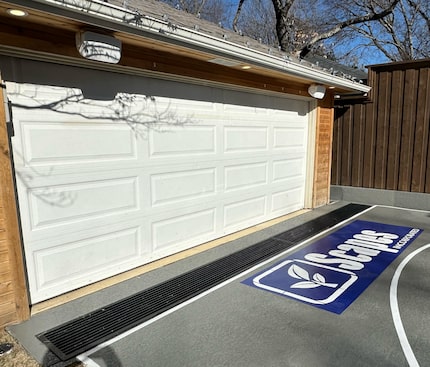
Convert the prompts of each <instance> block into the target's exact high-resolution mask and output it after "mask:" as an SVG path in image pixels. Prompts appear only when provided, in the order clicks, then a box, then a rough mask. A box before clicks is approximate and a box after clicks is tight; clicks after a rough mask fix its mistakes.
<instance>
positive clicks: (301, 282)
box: [252, 259, 358, 305]
mask: <svg viewBox="0 0 430 367" xmlns="http://www.w3.org/2000/svg"><path fill="white" fill-rule="evenodd" d="M357 279H358V276H357V275H356V274H354V273H353V272H352V271H349V270H344V269H338V268H333V267H330V266H326V265H323V264H316V263H312V262H309V261H305V260H297V259H293V260H286V261H283V262H281V263H280V264H278V265H277V266H275V267H273V268H271V269H269V270H267V271H265V272H264V273H262V274H260V275H258V276H257V277H255V278H254V279H253V280H252V282H253V284H254V285H255V286H256V287H258V288H262V289H266V290H268V291H271V292H275V293H280V294H282V295H284V296H288V297H292V298H296V299H298V300H300V301H303V302H308V303H313V304H316V305H318V304H319V305H324V304H328V303H331V302H333V301H334V300H336V299H337V298H338V297H339V296H340V295H341V294H342V293H344V292H345V291H346V290H347V289H348V288H349V287H350V286H351V285H352V284H353V283H354V282H355V281H356V280H357Z"/></svg>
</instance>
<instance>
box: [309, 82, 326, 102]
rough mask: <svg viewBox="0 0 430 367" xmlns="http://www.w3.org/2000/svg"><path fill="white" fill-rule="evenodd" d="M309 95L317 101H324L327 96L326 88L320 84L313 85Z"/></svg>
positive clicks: (310, 87)
mask: <svg viewBox="0 0 430 367" xmlns="http://www.w3.org/2000/svg"><path fill="white" fill-rule="evenodd" d="M308 93H309V94H310V95H311V96H312V97H314V98H316V99H323V98H324V95H325V87H324V86H323V85H319V84H311V85H310V86H309V88H308Z"/></svg>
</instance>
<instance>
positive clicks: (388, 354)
mask: <svg viewBox="0 0 430 367" xmlns="http://www.w3.org/2000/svg"><path fill="white" fill-rule="evenodd" d="M343 204H344V203H336V204H334V206H327V207H324V208H320V209H318V210H315V211H312V212H310V213H307V214H305V215H302V216H300V217H296V218H293V219H291V220H289V221H287V222H284V223H281V224H279V225H277V226H274V227H271V228H269V229H267V230H265V231H261V232H258V233H255V234H253V235H250V236H247V237H245V238H243V239H239V240H237V241H233V242H232V243H229V244H226V245H224V246H220V247H218V248H215V249H213V250H210V251H207V252H205V253H202V254H199V255H196V256H193V257H191V258H188V259H185V260H183V261H179V262H177V263H175V264H171V265H169V266H166V267H163V268H161V269H157V270H155V271H153V272H150V273H147V274H145V275H143V276H141V277H139V279H133V280H131V281H128V282H125V283H124V284H121V285H118V286H116V287H111V288H109V289H106V290H103V291H101V292H98V293H96V294H94V295H91V296H88V297H85V298H83V299H80V300H76V301H74V302H70V304H67V305H64V306H61V307H58V308H56V309H53V310H50V311H47V312H44V313H41V314H39V315H36V316H35V317H33V318H32V319H31V320H30V321H29V322H26V323H23V324H21V325H18V326H16V327H14V328H12V332H13V334H14V335H15V336H17V337H18V339H19V340H20V341H21V342H22V343H23V344H24V346H25V347H26V349H28V350H29V349H31V350H30V352H31V353H32V354H33V355H37V358H39V360H43V357H44V353H45V352H46V349H45V347H44V346H43V345H42V346H41V345H40V343H38V342H37V341H35V338H34V334H35V333H37V332H41V331H44V330H46V329H48V328H49V327H52V326H55V325H56V324H58V323H61V322H64V321H67V320H70V319H72V318H74V317H76V316H78V315H80V314H84V313H86V312H89V311H91V310H92V309H95V308H98V307H101V306H103V305H104V304H106V303H110V302H112V301H114V300H116V299H121V298H122V297H125V296H127V295H129V294H132V293H135V292H136V291H138V290H140V289H144V288H146V287H149V286H151V285H154V284H156V283H158V282H161V281H163V280H166V279H170V278H171V277H173V276H175V275H178V274H181V273H182V272H184V271H188V270H190V269H192V268H195V267H196V266H200V265H202V264H204V263H205V262H209V261H212V260H214V259H216V258H218V257H220V256H225V255H227V254H228V253H231V252H234V251H237V250H238V249H240V248H244V247H246V246H249V245H251V244H254V243H256V242H257V241H261V240H262V239H265V238H269V237H271V236H273V235H274V234H277V233H281V232H283V231H285V230H288V229H290V228H293V227H295V226H297V225H300V224H302V223H304V222H306V221H307V220H310V219H313V218H315V217H316V216H319V215H322V214H325V212H327V211H330V210H333V209H335V208H337V207H339V206H341V205H343ZM429 218H430V212H423V211H411V210H405V209H396V208H387V207H375V208H372V209H371V210H370V211H367V212H366V213H365V214H363V215H360V217H359V219H362V220H367V221H374V222H379V223H387V224H393V225H401V226H410V227H417V228H421V229H423V230H424V232H423V233H422V234H421V235H420V236H419V237H418V238H417V239H416V240H415V241H414V242H413V243H411V244H410V245H409V246H408V247H407V248H406V249H405V251H404V252H403V253H402V254H401V255H400V256H399V257H398V258H397V259H396V260H394V261H393V263H391V265H389V267H388V268H387V269H385V271H384V272H383V273H382V274H381V275H380V276H379V277H378V278H377V279H376V280H375V281H374V282H373V283H372V284H371V285H370V286H369V287H368V288H367V289H366V290H365V291H364V292H363V293H362V294H361V295H360V296H359V297H358V298H357V299H356V300H355V302H353V303H352V304H351V305H350V306H349V307H348V308H347V309H346V310H345V311H344V312H343V313H342V314H340V315H337V314H334V313H331V312H328V311H325V310H321V309H318V308H315V307H312V306H310V305H306V304H303V303H301V302H298V301H296V300H293V299H289V298H285V297H282V296H279V295H276V294H272V293H269V292H266V291H263V290H260V289H256V288H252V287H249V286H247V285H244V284H242V283H241V281H242V280H243V279H245V278H248V277H249V276H251V275H252V274H255V273H257V272H259V271H261V270H263V269H264V268H266V267H268V266H270V263H268V264H265V265H264V266H262V267H261V268H259V269H255V270H253V271H252V272H250V273H247V274H244V275H242V276H240V277H238V278H237V279H234V280H232V281H231V282H229V283H228V284H225V285H224V286H222V287H219V288H217V289H216V290H213V291H211V292H209V293H208V294H206V295H204V296H203V297H200V298H198V299H197V300H194V301H193V302H190V303H187V304H186V305H184V306H183V307H180V308H178V309H176V310H174V311H173V312H169V313H168V314H166V315H164V316H163V317H161V318H158V319H157V320H155V321H153V322H149V323H147V324H146V325H144V326H143V327H141V328H139V329H138V330H135V331H134V332H131V333H129V334H128V335H127V336H120V337H118V338H116V339H115V340H113V341H111V342H108V343H106V345H104V346H103V347H100V348H98V349H97V350H94V351H92V352H90V353H89V354H87V355H83V356H81V358H83V359H85V358H87V359H86V360H85V361H86V363H87V364H88V366H115V367H120V366H122V367H135V366H136V367H140V366H151V367H158V366H160V367H161V366H162V367H176V366H189V367H192V366H199V367H201V366H211V367H213V366H238V367H239V366H265V367H266V366H267V367H269V366H277V367H278V366H288V367H289V366H300V367H303V366H306V367H312V366H318V367H320V366H330V367H335V366H342V367H345V366H351V367H355V366H357V367H358V366H408V365H409V363H408V359H407V358H408V357H407V356H405V353H404V352H403V349H402V346H401V342H400V341H399V337H398V334H397V331H396V324H395V321H393V314H392V311H391V305H390V302H392V299H393V297H392V293H393V292H392V291H390V287H391V286H392V280H393V277H395V276H396V274H397V275H399V274H400V276H399V279H398V287H397V297H396V300H397V303H398V307H399V315H398V316H399V318H400V320H401V322H402V323H403V326H404V330H405V335H406V337H407V339H408V340H409V343H410V347H411V350H412V353H413V355H414V357H415V358H416V360H417V361H418V363H419V364H418V365H420V366H430V353H428V350H429V349H430V311H428V307H427V306H428V296H429V295H430V277H429V273H430V269H429V264H430V248H429V249H427V248H424V247H423V246H425V245H426V244H429V243H430V220H429ZM324 235H326V234H324ZM304 246H306V244H305V245H304ZM420 250H422V251H421V252H420V253H415V251H420ZM412 255H413V257H410V259H409V262H407V263H403V261H405V259H406V260H407V259H408V256H412ZM285 256H287V255H285ZM280 259H282V257H281V258H278V259H276V260H273V262H272V263H276V262H278V261H279V260H280ZM402 264H405V265H404V268H403V270H402V272H401V273H399V272H398V270H399V266H401V265H402ZM107 300H108V302H106V301H107ZM397 324H398V323H397ZM409 358H410V355H409Z"/></svg>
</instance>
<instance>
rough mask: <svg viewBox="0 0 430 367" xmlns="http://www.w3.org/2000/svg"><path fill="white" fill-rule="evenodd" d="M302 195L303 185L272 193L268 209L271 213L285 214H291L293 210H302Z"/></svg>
mask: <svg viewBox="0 0 430 367" xmlns="http://www.w3.org/2000/svg"><path fill="white" fill-rule="evenodd" d="M303 195H304V189H303V185H300V186H298V187H292V188H288V190H282V191H278V192H274V193H273V194H272V197H271V209H270V211H271V213H273V214H278V213H282V214H286V213H291V212H292V211H294V210H299V209H302V208H303V200H302V197H303ZM282 214H280V215H282Z"/></svg>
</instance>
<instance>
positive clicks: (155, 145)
mask: <svg viewBox="0 0 430 367" xmlns="http://www.w3.org/2000/svg"><path fill="white" fill-rule="evenodd" d="M215 148H216V127H215V126H194V125H191V126H186V125H184V126H170V127H169V126H167V125H165V126H164V127H161V128H157V129H156V130H154V129H150V130H149V157H150V158H151V159H158V158H173V159H176V157H177V156H178V155H183V156H189V155H193V156H195V155H208V154H209V155H213V154H215V153H216V150H215Z"/></svg>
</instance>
